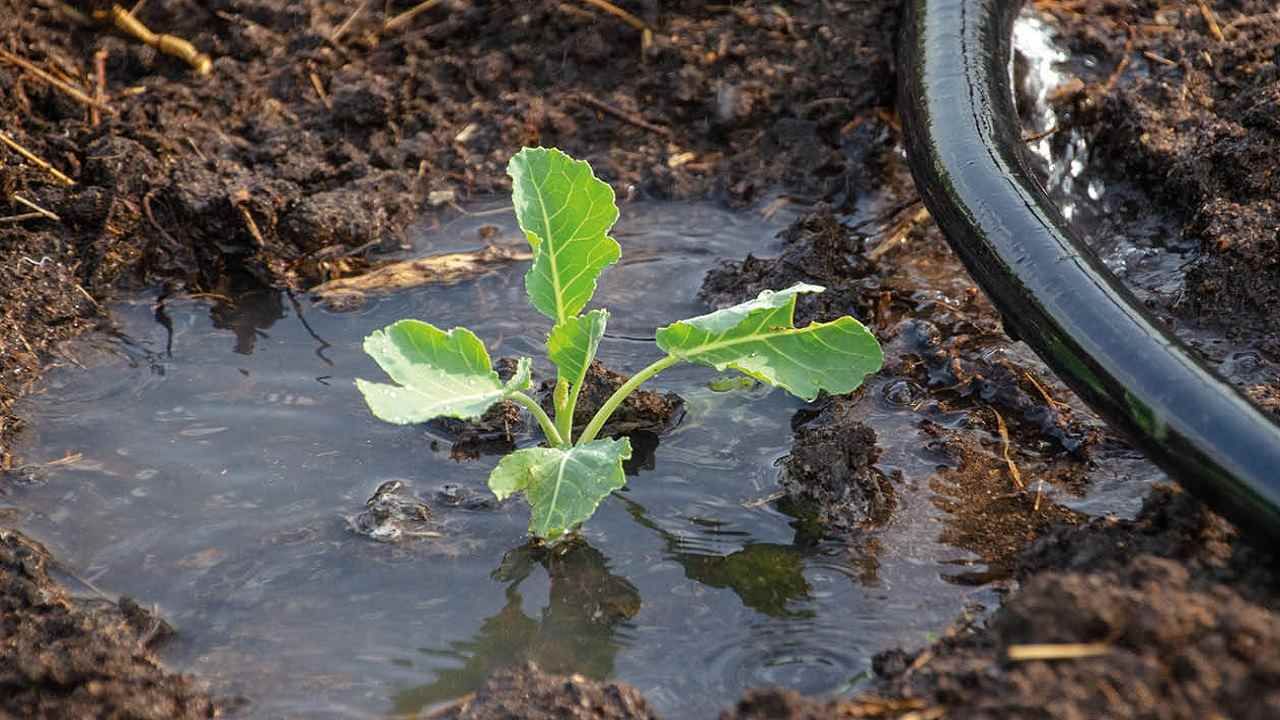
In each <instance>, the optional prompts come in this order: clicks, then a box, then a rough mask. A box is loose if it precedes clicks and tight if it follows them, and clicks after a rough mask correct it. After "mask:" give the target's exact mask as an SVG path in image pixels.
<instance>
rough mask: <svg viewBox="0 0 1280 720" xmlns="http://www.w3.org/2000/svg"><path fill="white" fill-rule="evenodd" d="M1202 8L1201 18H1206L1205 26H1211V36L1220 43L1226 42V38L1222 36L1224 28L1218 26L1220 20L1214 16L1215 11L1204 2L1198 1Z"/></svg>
mask: <svg viewBox="0 0 1280 720" xmlns="http://www.w3.org/2000/svg"><path fill="white" fill-rule="evenodd" d="M1197 4H1198V5H1199V6H1200V17H1203V18H1204V24H1205V25H1208V26H1209V34H1210V35H1212V36H1213V39H1214V40H1217V41H1218V42H1225V41H1226V39H1227V38H1226V36H1224V35H1223V34H1222V26H1220V25H1218V18H1217V16H1215V15H1214V14H1213V9H1212V8H1210V7H1209V5H1208V4H1207V3H1205V1H1204V0H1198V2H1197Z"/></svg>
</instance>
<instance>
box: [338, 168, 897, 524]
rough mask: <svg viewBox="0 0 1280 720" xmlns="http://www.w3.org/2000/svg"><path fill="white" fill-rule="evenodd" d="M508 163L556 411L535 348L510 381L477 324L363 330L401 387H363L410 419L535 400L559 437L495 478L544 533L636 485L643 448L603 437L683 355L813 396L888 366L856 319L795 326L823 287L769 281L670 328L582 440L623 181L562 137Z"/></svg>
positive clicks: (383, 411) (376, 408)
mask: <svg viewBox="0 0 1280 720" xmlns="http://www.w3.org/2000/svg"><path fill="white" fill-rule="evenodd" d="M507 174H508V175H510V176H511V182H512V193H511V195H512V200H513V202H514V204H515V212H516V219H517V220H518V221H519V223H520V227H521V229H522V230H524V233H525V237H526V238H528V240H529V246H530V247H531V248H532V250H533V266H532V267H531V268H529V271H528V273H526V274H525V288H526V290H527V292H528V294H529V301H530V303H531V304H532V305H533V307H534V308H536V309H537V310H538V311H539V312H541V313H542V314H543V315H546V316H547V317H548V318H550V320H551V322H552V323H553V325H552V327H551V331H550V333H549V334H548V336H547V355H548V357H550V359H551V362H552V363H554V364H555V366H556V371H557V375H558V377H557V380H556V385H555V391H554V393H553V403H552V404H553V410H554V415H555V417H554V419H553V418H552V417H550V416H548V415H547V413H546V412H545V411H544V410H543V409H542V407H541V406H540V405H539V404H538V403H537V401H535V400H534V399H533V398H531V397H530V396H529V395H527V394H526V391H527V390H529V388H530V386H531V385H532V381H531V378H530V365H531V362H530V360H529V358H520V360H519V361H518V363H517V366H516V371H515V374H514V375H513V376H512V377H511V379H510V380H507V381H506V382H503V381H502V380H501V379H499V377H498V374H497V373H496V372H495V371H494V370H493V367H492V365H491V364H490V361H489V354H488V352H486V351H485V347H484V343H482V342H481V341H480V339H479V338H477V337H476V336H475V335H474V334H473V333H472V332H471V331H470V330H467V329H465V328H454V329H452V330H450V331H448V332H445V331H443V330H440V329H439V328H436V327H435V326H433V325H431V324H429V323H425V322H422V321H419V320H401V321H399V322H396V323H393V324H392V325H389V326H387V327H386V328H384V329H382V330H378V331H376V332H374V333H373V334H371V335H369V336H368V337H367V338H365V341H364V350H365V352H367V353H368V354H369V355H371V356H372V357H373V359H374V360H376V361H377V363H378V365H379V366H381V367H382V369H383V370H384V371H386V373H387V375H389V376H390V377H391V379H392V380H394V381H395V382H396V383H398V385H385V384H381V383H373V382H368V381H366V380H356V386H357V387H358V388H359V389H360V392H361V393H362V394H363V395H364V398H365V401H366V402H368V404H369V408H370V410H372V411H373V414H374V415H376V416H377V417H379V418H381V419H383V420H386V421H388V422H393V423H398V424H409V423H419V422H425V421H427V420H431V419H432V418H437V417H452V418H460V419H463V420H469V419H473V418H478V417H480V415H482V414H483V413H484V412H485V411H486V410H488V409H489V408H490V407H491V406H492V405H493V404H494V403H497V402H500V401H502V400H511V401H513V402H516V403H519V404H520V405H522V406H524V407H525V408H526V409H527V410H528V411H529V413H530V414H532V415H533V417H534V418H535V419H536V420H537V421H538V424H539V425H540V426H541V427H542V433H543V435H544V436H545V437H546V444H547V447H530V448H524V449H522V450H517V451H515V452H513V453H511V454H510V455H507V456H506V457H504V458H503V459H502V460H501V461H500V462H499V463H498V466H497V467H496V468H495V469H494V470H493V472H492V474H490V475H489V488H490V489H491V490H493V493H494V494H495V495H497V497H498V499H499V500H501V499H504V498H506V497H508V496H510V495H513V494H515V493H519V492H523V493H524V494H525V496H526V497H527V498H528V500H529V504H530V505H531V506H532V508H533V514H532V518H531V520H530V522H529V531H530V532H532V533H533V534H534V535H537V536H538V537H541V538H545V539H554V538H557V537H559V536H561V535H563V534H564V533H565V532H567V531H569V530H572V529H573V528H574V527H576V526H577V525H579V524H580V523H582V522H583V521H585V520H586V519H587V518H589V517H591V515H592V513H594V512H595V509H596V507H597V506H598V505H599V504H600V501H601V500H603V499H604V498H605V496H607V495H608V494H609V493H611V492H613V491H614V490H617V489H619V488H621V487H622V486H623V485H624V484H625V483H626V477H625V476H624V475H623V472H622V462H623V461H624V460H626V459H628V458H630V457H631V444H630V442H629V441H628V440H627V438H625V437H624V438H621V439H609V438H604V439H597V437H596V436H597V435H598V434H599V433H600V429H601V428H602V427H604V425H605V423H606V422H608V420H609V417H610V416H611V415H612V414H613V412H614V410H616V409H617V408H618V406H619V405H620V404H621V403H622V401H623V400H625V399H626V398H627V396H628V395H630V394H631V393H633V392H635V390H636V389H637V388H639V387H640V385H641V384H643V383H644V382H645V381H646V380H649V379H650V378H652V377H653V376H655V375H657V374H658V373H660V372H662V371H663V370H665V369H667V368H669V367H671V366H672V365H675V364H677V363H681V362H687V363H697V364H701V365H709V366H711V367H714V368H715V369H716V370H719V371H721V372H723V371H724V370H726V369H732V370H736V371H738V372H741V373H743V374H745V375H748V376H750V377H752V378H755V379H756V380H759V381H761V382H764V383H768V384H769V385H773V386H776V387H781V388H783V389H785V390H786V391H787V392H790V393H791V394H793V395H796V396H797V397H800V398H803V399H805V400H812V399H814V398H815V397H817V395H818V391H820V390H825V391H827V392H829V393H847V392H850V391H851V390H853V389H854V388H856V387H858V386H859V385H861V384H862V381H863V378H864V377H865V376H866V375H868V374H870V373H873V372H876V371H877V370H879V369H880V365H881V363H882V362H883V359H884V356H883V354H882V353H881V350H880V345H879V344H878V343H877V342H876V339H875V337H874V336H873V335H872V334H871V333H870V332H868V331H867V329H866V328H865V327H863V326H862V324H861V323H859V322H858V321H857V320H855V319H853V318H851V317H848V316H845V317H842V318H839V319H838V320H835V321H834V322H829V323H811V324H810V325H808V326H806V327H803V328H797V327H795V324H794V322H793V316H794V314H795V306H796V298H797V297H798V296H799V295H800V294H802V293H817V292H822V290H823V288H821V287H819V286H817V285H808V284H804V283H800V284H797V285H794V286H792V287H790V288H787V289H785V290H780V291H777V292H772V291H768V290H766V291H764V292H762V293H760V295H759V297H757V298H756V299H754V300H751V301H748V302H744V303H742V304H740V305H735V306H734V307H731V308H726V309H724V310H719V311H716V312H713V313H710V314H707V315H701V316H699V317H695V318H690V319H688V320H681V321H679V322H675V323H672V324H671V325H667V326H666V327H663V328H659V329H658V331H657V343H658V347H659V348H660V349H662V350H663V351H664V352H665V353H666V355H664V356H663V357H662V358H661V359H659V360H657V361H655V362H654V363H652V364H651V365H649V366H648V367H646V368H644V369H643V370H641V371H640V372H638V373H636V374H635V375H634V376H632V377H631V379H630V380H628V381H627V382H626V383H624V384H623V385H622V386H621V387H620V388H618V390H617V392H615V393H614V394H613V395H612V396H611V397H609V398H608V399H607V400H606V401H605V403H604V404H603V405H602V406H601V407H600V410H599V411H598V412H597V413H596V414H595V416H594V417H593V418H592V419H591V421H590V422H589V423H587V425H586V427H585V428H584V429H583V431H582V434H581V435H580V436H578V438H576V440H575V438H574V437H573V413H574V409H575V407H576V405H577V402H578V394H579V392H580V391H581V389H582V384H583V380H584V379H585V378H586V375H587V369H588V368H589V367H590V366H591V361H592V360H593V359H594V358H595V355H596V350H597V348H598V347H599V345H600V340H601V338H603V337H604V333H605V326H606V324H607V323H608V320H609V313H608V311H607V310H604V309H595V310H591V311H589V312H586V313H583V310H584V309H585V308H586V306H587V303H588V302H589V301H590V300H591V296H592V295H593V294H594V293H595V289H596V279H597V278H598V277H599V276H600V273H601V272H602V271H603V270H604V268H605V267H607V266H609V265H611V264H613V263H615V262H617V261H618V257H619V256H620V254H621V248H620V247H619V246H618V243H617V241H616V240H614V239H613V238H611V237H609V234H608V233H609V231H610V229H611V228H612V227H613V224H614V222H615V221H617V219H618V208H617V205H615V204H614V196H613V189H612V188H610V187H609V185H608V184H606V183H604V182H602V181H600V180H598V179H597V178H596V177H595V175H594V174H593V173H592V172H591V167H590V166H589V165H588V164H587V163H586V162H585V161H581V160H574V159H573V158H571V157H569V156H568V155H566V154H564V153H563V152H561V151H559V150H556V149H554V148H551V149H548V148H524V149H523V150H521V151H520V152H519V153H518V154H517V155H516V156H515V157H513V158H512V159H511V162H510V163H509V164H508V165H507Z"/></svg>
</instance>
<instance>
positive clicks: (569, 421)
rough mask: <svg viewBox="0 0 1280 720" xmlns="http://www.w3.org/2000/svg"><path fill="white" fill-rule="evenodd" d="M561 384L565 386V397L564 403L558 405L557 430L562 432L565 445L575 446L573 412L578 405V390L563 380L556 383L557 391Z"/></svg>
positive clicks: (561, 435)
mask: <svg viewBox="0 0 1280 720" xmlns="http://www.w3.org/2000/svg"><path fill="white" fill-rule="evenodd" d="M560 383H564V384H565V389H564V397H563V398H561V400H562V402H559V403H556V429H557V430H559V431H560V437H561V438H563V439H564V443H565V445H572V444H573V412H574V405H576V404H577V399H578V392H577V391H578V389H579V388H577V387H574V386H573V385H571V384H569V383H568V382H567V381H566V380H564V379H563V378H561V379H560V380H558V381H556V389H557V390H559V386H560Z"/></svg>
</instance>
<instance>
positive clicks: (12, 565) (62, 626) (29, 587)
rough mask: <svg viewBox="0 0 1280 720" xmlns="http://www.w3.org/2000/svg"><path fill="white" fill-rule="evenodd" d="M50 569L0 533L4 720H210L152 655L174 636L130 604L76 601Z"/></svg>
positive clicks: (202, 698) (194, 691) (209, 709)
mask: <svg viewBox="0 0 1280 720" xmlns="http://www.w3.org/2000/svg"><path fill="white" fill-rule="evenodd" d="M54 564H55V563H54V561H53V560H52V558H50V556H49V554H48V553H47V552H46V551H45V549H44V548H43V547H41V546H40V545H38V544H36V543H34V542H32V541H30V540H28V539H26V538H24V537H22V536H21V535H19V534H18V533H15V532H10V531H6V530H2V529H0V583H3V585H2V587H0V638H3V640H4V641H3V643H0V717H12V718H50V719H52V718H69V717H113V718H156V720H160V719H161V718H210V717H214V715H215V711H216V709H217V708H216V707H215V705H214V704H213V702H212V701H211V700H210V699H209V697H208V695H207V694H205V692H204V690H203V689H202V688H201V686H200V685H199V684H198V683H196V682H195V681H194V680H193V679H192V678H190V677H188V676H185V675H176V674H170V673H166V672H164V671H163V670H162V669H161V667H160V665H159V663H158V662H157V661H156V659H155V656H154V655H152V653H151V646H153V645H154V644H156V643H157V642H159V641H161V640H163V639H164V638H165V637H166V636H167V635H169V634H171V633H172V629H171V628H169V627H168V625H167V624H166V623H165V622H164V620H162V619H160V618H157V617H155V616H154V615H153V614H151V613H150V612H149V611H147V610H144V609H143V608H142V607H140V606H139V605H138V604H137V603H136V602H134V601H132V600H130V599H128V598H121V599H120V600H118V601H114V602H113V601H111V600H109V599H106V598H97V599H96V602H90V601H86V600H77V599H74V598H72V597H71V596H70V594H68V592H67V591H66V590H64V589H63V588H62V587H61V586H60V585H59V584H58V583H57V582H55V581H54V580H53V579H52V578H51V577H50V573H51V572H53V571H54V567H53V566H54Z"/></svg>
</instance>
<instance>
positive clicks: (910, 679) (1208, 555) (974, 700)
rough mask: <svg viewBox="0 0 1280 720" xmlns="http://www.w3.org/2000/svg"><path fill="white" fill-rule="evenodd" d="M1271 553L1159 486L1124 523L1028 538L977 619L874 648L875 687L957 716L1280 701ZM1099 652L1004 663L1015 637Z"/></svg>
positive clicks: (1132, 713) (1103, 712)
mask: <svg viewBox="0 0 1280 720" xmlns="http://www.w3.org/2000/svg"><path fill="white" fill-rule="evenodd" d="M1273 563H1274V558H1272V557H1271V556H1270V555H1268V554H1267V553H1266V552H1264V551H1262V550H1261V549H1259V548H1255V547H1252V546H1250V545H1248V544H1247V543H1244V542H1243V541H1241V540H1240V539H1239V538H1238V537H1237V536H1236V533H1235V531H1234V529H1232V528H1231V527H1230V526H1229V525H1228V524H1227V523H1226V522H1225V521H1223V520H1222V519H1221V518H1218V517H1217V516H1215V515H1213V514H1212V513H1210V512H1209V511H1207V510H1206V509H1204V507H1203V506H1202V505H1201V504H1200V503H1199V502H1198V501H1196V500H1194V499H1193V498H1190V497H1188V496H1186V495H1185V494H1182V493H1180V492H1178V491H1176V490H1172V489H1169V488H1159V489H1157V490H1156V491H1155V492H1154V493H1152V495H1151V496H1150V497H1149V498H1148V500H1147V502H1146V504H1145V506H1144V507H1143V510H1142V512H1141V513H1140V514H1139V516H1138V517H1137V518H1136V519H1134V520H1132V521H1120V520H1114V519H1098V520H1094V521H1091V522H1090V523H1088V524H1086V525H1083V526H1081V527H1076V528H1064V529H1061V530H1058V531H1056V532H1054V533H1051V534H1049V535H1048V536H1047V537H1045V538H1042V539H1041V540H1040V541H1039V542H1037V543H1036V544H1035V545H1033V546H1032V547H1031V548H1030V549H1029V550H1028V551H1027V552H1026V553H1025V554H1024V555H1023V556H1022V560H1021V563H1020V567H1019V572H1020V574H1021V575H1022V576H1023V577H1024V578H1025V580H1024V584H1023V586H1022V587H1021V588H1020V589H1019V591H1018V592H1017V593H1015V594H1013V595H1011V596H1010V597H1009V598H1008V599H1007V600H1006V601H1005V603H1004V604H1003V606H1002V607H1001V608H1000V609H999V610H998V611H997V612H996V613H995V615H994V616H993V617H992V618H991V619H990V620H989V621H988V622H987V623H986V624H985V625H975V624H962V625H957V626H956V627H955V628H953V630H952V631H951V632H950V633H949V634H948V637H947V638H945V639H944V640H942V641H941V642H939V643H936V644H935V645H933V646H931V647H930V648H928V649H925V650H923V651H921V652H919V653H906V654H900V653H888V654H884V655H881V656H880V657H879V658H878V670H879V671H880V672H881V674H882V676H883V677H882V680H881V687H880V688H879V689H880V690H881V691H884V692H886V694H887V695H888V696H891V697H896V698H901V699H907V698H911V699H915V700H918V701H923V702H925V703H926V704H928V705H929V706H930V707H936V708H945V709H946V713H947V717H956V718H1013V717H1043V718H1092V717H1114V718H1139V717H1168V718H1193V717H1211V716H1216V715H1221V716H1224V717H1239V718H1263V717H1271V716H1274V715H1275V714H1276V712H1277V711H1280V696H1277V695H1276V693H1275V692H1274V688H1275V687H1276V682H1277V679H1278V678H1280V632H1277V625H1276V623H1275V614H1274V613H1275V610H1274V608H1275V593H1276V589H1277V577H1276V576H1275V575H1274V573H1273V572H1272V571H1271V570H1270V568H1271V567H1273ZM1040 643H1049V644H1076V643H1084V644H1090V643H1101V644H1103V645H1105V647H1106V651H1105V653H1104V654H1101V655H1099V656H1095V657H1074V658H1073V657H1064V658H1063V659H1059V660H1043V661H1027V662H1014V661H1011V660H1009V650H1010V648H1011V647H1013V646H1017V645H1023V644H1040Z"/></svg>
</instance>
